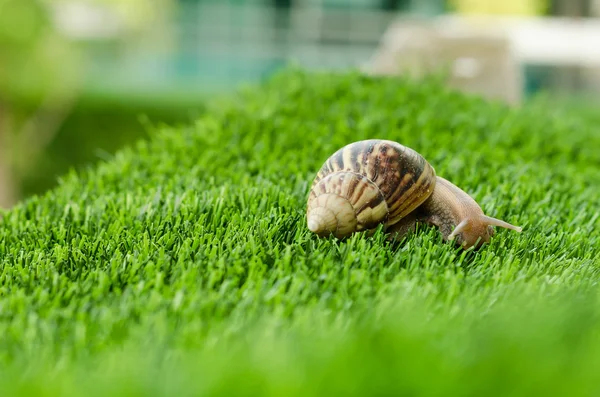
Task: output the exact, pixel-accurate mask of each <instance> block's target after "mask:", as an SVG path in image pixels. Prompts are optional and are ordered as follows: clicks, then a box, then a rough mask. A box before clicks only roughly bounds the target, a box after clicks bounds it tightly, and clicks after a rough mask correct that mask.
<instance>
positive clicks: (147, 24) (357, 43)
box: [0, 0, 600, 207]
mask: <svg viewBox="0 0 600 397" xmlns="http://www.w3.org/2000/svg"><path fill="white" fill-rule="evenodd" d="M0 6H2V7H3V8H2V15H0V62H2V65H12V66H13V67H14V70H21V69H22V70H25V69H27V68H25V66H27V67H30V66H31V65H34V66H35V65H38V66H39V67H38V69H35V68H32V67H30V68H29V69H28V70H29V73H30V74H29V76H36V78H35V79H34V78H31V77H27V75H25V74H23V75H22V76H23V77H22V78H21V79H19V80H18V81H24V82H30V84H24V85H10V87H9V85H7V84H3V83H7V82H11V81H16V80H15V78H14V75H13V74H10V73H9V74H6V75H3V74H2V69H0V156H1V157H0V206H5V207H6V206H10V205H12V204H13V203H14V202H15V200H16V199H19V198H22V197H27V196H29V195H31V194H36V193H41V192H44V191H45V190H47V189H48V188H50V187H52V186H53V185H54V184H55V183H56V178H57V177H58V176H60V175H61V174H63V173H64V172H66V171H67V170H68V169H69V168H70V167H82V166H86V165H88V164H91V163H93V162H94V161H97V160H98V159H106V158H109V157H110V156H111V154H112V153H114V151H115V150H117V149H118V148H120V147H122V146H123V145H126V144H129V143H131V142H133V141H135V140H136V139H139V138H142V137H144V136H145V133H146V127H145V124H144V123H143V122H141V121H140V117H142V116H144V117H145V118H142V119H143V120H149V122H151V123H159V122H165V123H170V124H173V123H179V122H181V123H186V122H189V121H190V120H192V119H193V118H194V117H196V116H197V115H198V114H200V113H201V112H202V109H203V103H204V101H206V100H210V98H211V96H213V95H216V94H219V93H221V92H224V91H228V90H231V89H234V88H235V87H238V86H239V85H240V84H244V83H248V82H258V81H260V80H262V79H265V78H268V77H269V76H270V75H271V74H272V73H274V72H276V71H277V70H279V69H280V68H282V67H284V66H285V65H286V64H288V63H289V62H294V63H296V64H299V65H301V66H303V67H305V68H309V69H334V70H343V69H347V68H362V69H363V70H365V71H370V72H378V71H377V68H376V67H375V66H377V64H378V63H380V64H383V65H384V66H385V67H384V68H383V69H385V70H383V69H382V70H380V71H379V72H385V73H388V74H389V73H403V72H406V71H407V70H409V71H410V72H411V73H415V72H416V73H417V74H421V75H422V74H424V73H426V72H428V71H430V70H434V69H436V68H438V67H440V66H447V67H448V68H449V70H450V71H451V72H452V78H451V81H450V83H451V84H453V85H455V86H456V87H458V88H459V89H464V90H466V91H471V92H479V93H483V94H484V95H488V96H493V97H499V98H502V99H504V100H507V101H508V102H511V103H518V102H520V101H521V100H522V99H523V98H524V97H526V96H528V95H531V94H535V93H537V92H540V91H544V90H549V91H550V92H554V93H557V94H561V95H568V96H571V97H572V96H587V97H591V98H596V97H598V93H599V92H600V72H599V70H600V68H599V64H600V53H599V51H600V45H598V43H600V22H599V21H600V0H503V1H501V2H499V1H496V0H230V1H226V0H122V1H113V0H94V1H93V2H92V1H82V0H54V1H46V0H0ZM32 10H34V11H32ZM11 13H12V14H11ZM7 15H13V16H11V17H10V18H9V17H7ZM14 15H17V16H19V15H20V16H19V18H25V19H24V20H23V21H21V22H20V23H15V21H16V19H14V18H15V17H14ZM3 17H4V19H3ZM32 24H33V25H32ZM26 26H35V27H37V28H35V29H34V30H33V31H34V32H37V36H36V35H33V36H32V35H29V36H28V35H27V34H25V35H20V36H19V35H15V34H13V33H14V32H16V31H18V29H19V28H20V27H26ZM2 27H5V29H2ZM7 27H8V29H7ZM11 29H12V30H11ZM411 32H412V33H411ZM394 35H398V37H401V36H402V37H404V39H403V40H404V42H402V40H397V39H396V38H394ZM34 36H35V37H37V39H35V37H34ZM15 37H17V39H15ZM19 37H21V38H22V37H25V38H27V37H29V39H31V40H29V39H27V40H29V41H27V40H26V41H24V42H19V40H20V39H19ZM50 37H52V38H56V39H55V40H54V39H53V40H54V41H53V42H50V40H47V39H44V38H50ZM15 40H16V41H15ZM36 40H37V41H36ZM401 42H402V43H401ZM65 43H68V44H69V48H67V47H66V46H65V45H64V44H65ZM398 43H400V44H398ZM386 52H387V53H386ZM390 54H392V55H390ZM44 59H45V60H44ZM397 59H399V60H400V61H402V62H399V63H400V64H401V65H400V66H402V67H399V65H398V62H397V61H396V60H397ZM382 60H383V61H382ZM19 65H21V66H19ZM407 65H408V66H407ZM50 66H52V67H50ZM379 66H381V65H379ZM403 68H404V69H403ZM4 69H6V68H4ZM48 70H55V71H57V72H55V74H52V73H50V72H48ZM42 72H43V73H42ZM12 73H16V72H12ZM23 73H24V72H23ZM68 76H76V77H77V78H73V79H71V78H67V77H68ZM36 79H37V80H36ZM40 79H41V80H40ZM34 81H37V82H34ZM46 82H53V83H56V84H54V85H53V84H45V83H46ZM65 82H68V83H69V84H62V83H65ZM27 87H29V88H27ZM31 87H36V89H34V90H33V91H32V90H31V89H30V88H31ZM39 87H44V89H43V90H37V88H39ZM38 91H39V92H38ZM27 92H35V95H29V94H27ZM24 93H25V94H24ZM59 94H60V95H59ZM44 120H51V121H52V123H53V124H52V123H51V124H48V123H47V122H46V121H44ZM9 121H10V122H9ZM47 125H53V126H54V127H53V128H52V129H51V130H50V131H49V130H48V128H45V127H43V126H47ZM23 128H24V129H25V130H27V131H28V132H24V129H23ZM8 131H10V133H9V132H8ZM15 137H19V138H18V139H16V138H15ZM38 137H44V138H43V139H38ZM9 138H10V139H9ZM16 142H19V143H18V144H17V143H16ZM32 142H40V143H41V144H39V145H30V144H31V143H32ZM29 146H36V147H39V150H37V151H35V152H31V151H28V150H27V149H28V147H29ZM16 159H20V160H19V161H17V160H16ZM23 159H26V161H24V160H23ZM8 186H12V187H11V188H8Z"/></svg>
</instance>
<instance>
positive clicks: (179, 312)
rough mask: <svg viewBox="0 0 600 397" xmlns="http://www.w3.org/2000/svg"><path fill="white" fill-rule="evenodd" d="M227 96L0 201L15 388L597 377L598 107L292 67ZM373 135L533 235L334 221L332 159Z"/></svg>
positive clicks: (419, 387) (467, 386)
mask: <svg viewBox="0 0 600 397" xmlns="http://www.w3.org/2000/svg"><path fill="white" fill-rule="evenodd" d="M209 107H210V108H209V109H208V111H207V112H206V113H205V114H204V115H202V116H201V118H200V119H198V121H197V122H196V123H195V124H193V125H189V126H187V127H186V128H172V129H170V128H161V129H157V130H155V131H153V133H152V136H151V138H150V139H149V140H147V141H142V142H139V143H138V144H137V145H135V147H132V148H129V149H124V150H122V151H120V152H118V153H117V154H116V155H114V157H113V158H111V159H110V160H107V161H105V162H104V163H102V164H99V165H98V166H95V167H94V168H90V169H89V170H87V171H86V172H84V173H81V174H79V175H75V174H73V173H72V174H69V175H67V176H65V178H64V180H63V181H62V182H61V184H60V186H59V187H57V188H56V189H54V190H52V191H50V192H48V193H47V194H46V195H44V196H43V197H32V198H31V199H29V200H27V201H26V202H24V203H23V204H22V205H20V206H18V207H17V208H15V209H13V210H12V211H10V212H7V213H5V214H4V218H3V220H1V221H0V335H1V337H0V365H1V368H2V371H0V390H2V395H3V396H4V395H6V396H8V395H23V396H25V395H27V396H29V395H34V394H37V395H46V396H56V395H59V394H60V395H74V396H76V395H77V396H78V395H83V394H85V395H92V396H95V395H97V396H105V395H110V396H141V395H150V396H188V395H189V396H191V395H223V396H232V395H269V396H284V395H285V396H306V395H315V394H321V395H325V394H326V393H329V392H331V393H333V394H336V395H346V396H349V395H356V396H366V395H381V396H383V395H411V396H416V395H443V396H449V395H456V396H495V395H497V396H517V395H521V396H532V395H543V396H549V395H568V396H591V395H598V393H599V392H600V384H599V383H598V381H597V374H598V373H599V370H600V305H599V304H600V294H599V293H598V292H599V289H598V281H599V280H600V274H599V270H600V260H599V259H598V256H599V255H600V238H599V234H598V230H599V226H600V219H599V217H598V211H599V203H600V195H599V189H598V185H599V183H600V151H599V150H598V148H599V147H600V135H599V134H598V130H597V124H595V123H593V122H591V121H590V120H594V117H595V116H594V117H589V114H587V113H586V114H585V115H578V114H577V112H576V111H572V110H571V111H568V112H566V111H558V110H555V109H550V108H549V107H547V106H546V105H544V104H543V103H541V102H539V103H536V102H532V103H531V104H527V105H526V106H525V107H523V108H522V109H508V108H506V107H505V106H503V105H501V104H495V103H489V102H486V101H483V100H481V99H478V98H472V97H467V96H463V95H461V94H458V93H455V92H452V91H449V90H446V89H444V88H442V86H441V85H439V84H438V83H437V82H436V81H434V80H430V81H422V82H410V81H401V80H394V79H373V78H367V77H361V76H359V75H358V74H355V73H348V74H342V75H333V74H305V73H303V72H301V71H297V70H288V71H286V72H285V73H283V74H280V75H278V76H276V77H274V78H273V79H272V80H270V81H269V82H268V83H266V84H264V85H262V86H261V87H258V88H253V89H249V90H245V91H240V92H239V93H237V94H236V95H234V96H230V97H227V98H221V99H218V100H214V102H212V103H211V104H210V106H209ZM596 119H597V118H596ZM377 137H378V138H387V139H393V140H396V141H399V142H401V143H404V144H406V145H408V146H410V147H412V148H414V149H415V150H417V151H419V152H420V153H421V154H423V155H424V156H425V157H426V158H427V159H428V160H429V161H430V162H431V163H432V164H433V165H434V167H435V169H436V171H437V173H438V174H439V175H442V176H444V177H446V178H448V179H450V180H451V181H453V182H454V183H456V184H457V185H459V186H461V187H462V188H463V189H464V190H466V191H467V192H469V193H470V194H471V195H472V196H473V197H474V198H475V199H476V200H477V201H478V202H479V203H480V204H481V206H482V208H483V209H484V211H485V212H486V213H487V214H489V215H491V216H495V217H499V218H502V219H505V220H506V221H509V222H511V223H514V224H517V225H520V226H523V228H524V231H523V233H521V234H518V233H514V232H512V231H508V230H501V229H498V233H497V235H496V236H495V238H494V239H493V240H492V242H491V244H489V245H487V246H486V247H484V248H483V249H482V250H480V251H478V252H463V251H461V250H460V249H456V248H453V247H452V246H450V245H448V244H444V243H443V242H442V240H441V236H440V234H439V233H438V232H437V231H436V230H435V229H432V228H422V229H421V230H419V232H418V233H417V234H416V235H414V236H411V237H409V238H408V239H406V240H404V241H401V242H398V243H396V244H390V243H388V242H386V240H385V235H384V234H383V233H381V232H378V233H376V235H375V236H373V237H371V238H366V237H364V236H360V235H356V236H354V237H352V238H350V239H349V240H347V241H344V242H340V241H337V240H335V239H318V238H316V237H315V236H314V235H312V234H310V233H309V232H308V231H307V229H306V226H305V220H304V211H305V204H306V201H305V200H306V196H307V193H308V186H309V185H310V183H311V181H312V178H313V177H314V175H315V173H316V172H317V170H318V168H319V167H320V166H321V164H322V163H323V162H324V161H325V160H326V158H327V157H328V156H329V155H330V154H331V153H333V151H335V150H336V149H337V148H339V147H340V146H343V145H345V144H346V143H349V142H351V141H355V140H359V139H366V138H377Z"/></svg>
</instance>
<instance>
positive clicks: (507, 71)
mask: <svg viewBox="0 0 600 397" xmlns="http://www.w3.org/2000/svg"><path fill="white" fill-rule="evenodd" d="M524 64H535V65H548V66H573V67H584V68H590V69H594V68H596V69H597V68H600V19H595V18H587V19H583V18H580V19H568V18H545V17H492V16H483V17H466V16H456V15H450V16H443V17H439V18H436V19H434V20H429V21H419V22H415V21H403V20H398V21H397V22H395V23H392V24H391V25H390V27H389V28H388V30H387V32H386V33H385V35H384V37H383V39H382V40H381V42H380V45H379V48H378V49H377V51H376V53H375V55H374V57H373V58H372V59H371V61H370V63H369V64H368V65H367V71H368V72H371V73H374V74H400V73H412V74H417V75H423V74H426V73H430V72H433V71H435V70H437V69H438V68H440V67H448V66H449V72H450V74H451V76H450V80H449V83H450V85H451V86H453V87H455V88H458V89H461V90H463V91H467V92H474V93H477V94H481V95H483V96H485V97H488V98H495V99H498V98H499V99H503V100H505V101H507V102H509V103H518V102H520V100H521V92H522V79H523V76H522V72H521V66H522V65H524Z"/></svg>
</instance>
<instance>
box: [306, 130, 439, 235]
mask: <svg viewBox="0 0 600 397" xmlns="http://www.w3.org/2000/svg"><path fill="white" fill-rule="evenodd" d="M435 181H436V174H435V170H434V169H433V167H432V166H431V165H430V164H429V163H428V162H427V161H426V160H425V159H424V158H423V157H422V156H421V155H420V154H419V153H417V152H416V151H414V150H413V149H410V148H408V147H406V146H403V145H400V144H399V143H396V142H393V141H388V140H378V139H371V140H365V141H358V142H354V143H351V144H349V145H346V146H344V147H343V148H341V149H339V150H338V151H336V152H335V153H334V154H333V155H332V156H331V157H329V159H327V161H326V162H325V163H324V164H323V166H322V167H321V169H320V170H319V172H318V173H317V176H316V177H315V179H314V181H313V184H312V186H311V189H310V193H309V197H308V206H307V223H308V226H309V229H310V230H311V231H313V232H314V233H316V234H318V235H326V234H329V233H332V234H334V235H335V236H337V237H344V236H348V235H350V234H352V233H353V232H357V231H362V230H366V229H373V228H375V227H377V226H378V225H379V224H381V223H383V224H384V226H385V227H389V226H391V225H393V224H395V223H397V222H398V221H399V220H400V219H402V218H403V217H405V216H406V215H408V214H409V213H411V212H412V211H413V210H414V209H415V208H417V207H418V206H419V205H421V204H422V203H423V202H424V201H425V200H426V199H427V198H428V197H429V196H430V195H431V193H432V192H433V189H434V187H435Z"/></svg>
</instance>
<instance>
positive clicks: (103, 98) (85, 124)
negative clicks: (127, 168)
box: [21, 92, 203, 197]
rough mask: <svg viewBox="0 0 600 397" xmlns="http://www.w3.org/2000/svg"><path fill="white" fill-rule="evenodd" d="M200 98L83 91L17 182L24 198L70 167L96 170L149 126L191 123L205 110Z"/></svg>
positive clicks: (144, 134)
mask: <svg viewBox="0 0 600 397" xmlns="http://www.w3.org/2000/svg"><path fill="white" fill-rule="evenodd" d="M202 99H203V98H199V97H196V96H192V97H186V98H181V97H180V96H177V95H168V94H167V96H164V97H163V96H159V95H154V96H146V97H137V96H132V95H111V94H106V93H94V92H87V93H85V95H83V96H82V97H80V98H79V100H78V102H77V104H76V105H75V107H74V108H73V110H72V112H71V113H70V114H69V116H68V117H67V118H66V119H65V121H64V123H63V125H62V126H61V128H60V130H59V131H58V133H57V134H56V137H55V139H54V140H53V141H52V143H51V144H49V145H48V147H47V148H46V150H45V151H44V153H43V154H42V155H41V156H40V157H39V159H38V160H37V166H36V169H35V171H34V172H30V173H29V174H27V175H25V176H24V177H23V178H22V180H21V192H22V194H23V196H24V197H28V196H31V195H34V194H41V193H43V192H45V191H46V190H48V189H50V188H52V187H54V186H55V185H56V183H57V181H58V178H59V177H61V176H62V175H63V174H65V173H67V172H68V171H69V170H70V169H72V168H74V169H81V168H87V167H90V166H94V165H95V163H96V162H98V161H102V160H107V159H108V158H110V157H111V156H112V155H113V154H114V153H115V151H117V150H118V149H120V148H122V147H123V146H126V145H129V144H133V143H134V142H135V141H136V140H138V139H145V138H147V131H148V128H154V126H157V125H162V124H169V125H178V124H182V123H188V124H189V123H190V122H192V121H193V120H194V119H195V118H197V117H198V116H199V115H200V114H201V113H202V110H203V104H202Z"/></svg>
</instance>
